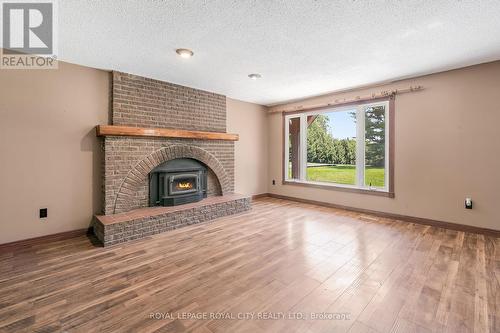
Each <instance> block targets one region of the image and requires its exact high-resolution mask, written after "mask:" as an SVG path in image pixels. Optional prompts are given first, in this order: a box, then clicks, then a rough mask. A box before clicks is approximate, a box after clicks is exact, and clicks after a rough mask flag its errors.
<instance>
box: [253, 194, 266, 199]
mask: <svg viewBox="0 0 500 333" xmlns="http://www.w3.org/2000/svg"><path fill="white" fill-rule="evenodd" d="M268 196H269V193H261V194H254V195H252V200H255V199H259V198H265V197H268Z"/></svg>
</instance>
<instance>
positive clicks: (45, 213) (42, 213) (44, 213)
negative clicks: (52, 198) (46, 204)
mask: <svg viewBox="0 0 500 333" xmlns="http://www.w3.org/2000/svg"><path fill="white" fill-rule="evenodd" d="M39 216H40V218H41V219H45V218H47V216H48V209H47V208H40V215H39Z"/></svg>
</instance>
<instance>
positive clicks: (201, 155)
mask: <svg viewBox="0 0 500 333" xmlns="http://www.w3.org/2000/svg"><path fill="white" fill-rule="evenodd" d="M176 158H192V159H195V160H198V161H200V162H202V163H204V164H205V165H206V166H208V167H209V168H210V169H211V170H212V171H213V172H214V174H215V175H216V176H217V180H218V181H219V184H220V188H221V192H222V195H224V194H227V193H229V192H230V180H229V177H228V175H227V173H226V170H224V167H223V166H222V164H221V163H220V162H219V160H218V159H217V158H215V156H213V155H212V154H210V153H209V152H207V151H206V150H204V149H202V148H199V147H195V146H187V145H172V146H168V147H164V148H162V149H160V150H157V151H155V152H153V153H152V154H150V155H149V156H147V157H146V158H144V159H143V160H142V161H140V162H139V163H137V164H136V165H135V167H134V168H132V170H130V171H129V173H128V174H127V176H126V177H125V179H124V180H123V182H122V184H121V186H120V189H119V190H118V193H117V195H116V199H115V203H114V211H113V213H115V214H116V213H123V212H126V211H127V210H128V209H127V208H126V207H130V206H132V202H133V200H134V194H135V193H136V191H137V190H138V188H139V187H140V186H142V185H143V184H144V179H147V177H148V175H149V173H150V172H151V170H153V169H154V168H155V167H156V166H158V165H160V164H162V163H164V162H166V161H169V160H173V159H176Z"/></svg>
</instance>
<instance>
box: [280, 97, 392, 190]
mask: <svg viewBox="0 0 500 333" xmlns="http://www.w3.org/2000/svg"><path fill="white" fill-rule="evenodd" d="M388 115H389V102H388V101H383V102H377V103H367V104H360V105H356V106H348V107H339V108H332V109H326V110H321V111H311V112H304V113H299V114H293V115H286V116H285V124H286V126H285V129H286V135H285V139H286V142H285V151H286V152H285V156H286V158H285V161H288V163H286V170H285V180H286V181H292V182H301V183H312V184H323V185H331V186H339V187H351V188H360V189H371V190H375V191H377V190H378V191H385V192H387V191H388V189H389V184H388V182H389V177H388V170H389V159H388V151H389V145H388V143H389V116H388ZM291 126H294V128H293V129H292V128H291ZM290 133H293V135H290ZM292 140H293V142H292ZM292 149H294V150H293V152H294V154H295V155H294V159H293V162H292V158H291V151H292ZM292 165H294V166H295V169H294V172H293V174H292V171H291V166H292Z"/></svg>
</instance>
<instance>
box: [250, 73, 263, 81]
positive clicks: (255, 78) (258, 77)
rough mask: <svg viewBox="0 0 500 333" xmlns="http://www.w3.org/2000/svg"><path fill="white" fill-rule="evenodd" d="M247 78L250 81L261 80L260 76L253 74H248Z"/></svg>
mask: <svg viewBox="0 0 500 333" xmlns="http://www.w3.org/2000/svg"><path fill="white" fill-rule="evenodd" d="M248 77H249V78H251V79H252V80H258V79H260V78H262V75H260V74H257V73H254V74H248Z"/></svg>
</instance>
